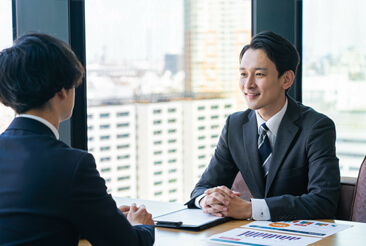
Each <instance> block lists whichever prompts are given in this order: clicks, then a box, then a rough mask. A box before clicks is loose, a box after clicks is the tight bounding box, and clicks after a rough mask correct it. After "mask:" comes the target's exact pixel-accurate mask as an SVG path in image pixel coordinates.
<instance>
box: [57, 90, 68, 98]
mask: <svg viewBox="0 0 366 246" xmlns="http://www.w3.org/2000/svg"><path fill="white" fill-rule="evenodd" d="M55 96H57V97H58V98H59V99H61V100H64V99H65V98H66V96H67V91H66V90H65V88H62V89H61V90H59V91H58V92H56V94H55Z"/></svg>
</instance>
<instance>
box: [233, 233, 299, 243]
mask: <svg viewBox="0 0 366 246" xmlns="http://www.w3.org/2000/svg"><path fill="white" fill-rule="evenodd" d="M236 236H237V237H246V238H262V239H278V240H288V241H296V240H299V239H301V237H294V236H287V235H281V234H274V233H267V232H258V231H246V232H243V233H241V234H239V235H236Z"/></svg>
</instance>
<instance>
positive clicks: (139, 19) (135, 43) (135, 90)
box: [86, 0, 251, 202]
mask: <svg viewBox="0 0 366 246" xmlns="http://www.w3.org/2000/svg"><path fill="white" fill-rule="evenodd" d="M108 3H109V4H110V5H106V4H105V3H104V2H103V1H98V0H94V1H87V2H86V49H87V85H88V86H87V102H88V139H89V140H88V148H89V151H90V152H91V153H93V155H94V156H95V159H96V162H97V168H98V170H99V172H100V174H101V175H102V176H103V177H104V178H105V179H106V181H107V186H108V191H109V192H110V193H111V194H112V195H115V196H125V197H137V198H141V199H150V200H160V201H170V202H184V201H187V200H188V199H189V195H190V192H191V191H192V189H193V187H194V185H195V184H196V182H197V181H198V179H199V178H200V176H201V175H202V173H203V171H204V170H205V168H206V167H207V165H208V164H209V162H210V159H211V156H212V155H213V153H214V150H215V148H216V144H217V142H218V139H219V136H220V133H221V130H222V127H223V126H224V124H225V120H226V117H227V116H228V115H229V114H230V113H233V112H235V111H237V109H238V108H240V109H241V110H245V109H246V105H245V104H244V103H243V98H242V95H241V93H240V90H239V87H238V81H239V72H238V71H239V53H240V51H241V49H242V47H243V46H244V44H246V43H248V42H249V41H250V35H251V30H250V27H251V1H249V0H231V1H225V0H209V1H208V0H197V1H190V0H189V1H188V0H171V1H168V2H167V1H164V0H155V1H148V2H147V1H143V0H136V1H134V2H128V3H127V2H124V3H121V1H116V0H111V1H109V2H108ZM163 3H164V4H163ZM157 6H158V7H157ZM132 13H133V14H132ZM98 16H101V18H98ZM116 30H118V31H116ZM239 101H240V102H239ZM121 112H129V115H128V117H125V118H123V117H118V116H117V115H118V113H121ZM118 125H125V127H121V128H119V127H118Z"/></svg>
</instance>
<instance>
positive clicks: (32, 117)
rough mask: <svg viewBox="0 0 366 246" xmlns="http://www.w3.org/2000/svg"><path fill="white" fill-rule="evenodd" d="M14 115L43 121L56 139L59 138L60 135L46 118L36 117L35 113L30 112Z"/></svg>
mask: <svg viewBox="0 0 366 246" xmlns="http://www.w3.org/2000/svg"><path fill="white" fill-rule="evenodd" d="M16 117H24V118H30V119H33V120H36V121H39V122H41V123H43V124H44V125H46V126H47V127H48V128H50V129H51V131H52V132H53V134H54V135H55V137H56V139H59V138H60V135H59V133H58V131H57V129H56V127H54V126H53V125H52V124H51V123H50V122H48V121H47V120H45V119H43V118H41V117H38V116H35V115H31V114H19V115H17V116H16Z"/></svg>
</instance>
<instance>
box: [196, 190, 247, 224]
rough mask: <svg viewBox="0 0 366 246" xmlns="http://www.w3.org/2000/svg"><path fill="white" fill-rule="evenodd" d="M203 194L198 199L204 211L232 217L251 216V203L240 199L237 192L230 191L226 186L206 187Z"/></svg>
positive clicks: (244, 217) (245, 217)
mask: <svg viewBox="0 0 366 246" xmlns="http://www.w3.org/2000/svg"><path fill="white" fill-rule="evenodd" d="M205 194H206V196H205V197H204V198H202V199H201V201H200V206H201V207H202V209H203V212H204V213H210V214H212V215H215V216H218V217H223V216H225V217H232V218H234V219H248V218H250V217H251V216H252V205H251V203H250V202H248V201H245V200H242V199H240V198H239V196H240V193H239V192H236V191H232V190H230V189H229V188H227V187H226V186H218V187H214V188H211V189H207V190H206V191H205Z"/></svg>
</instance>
